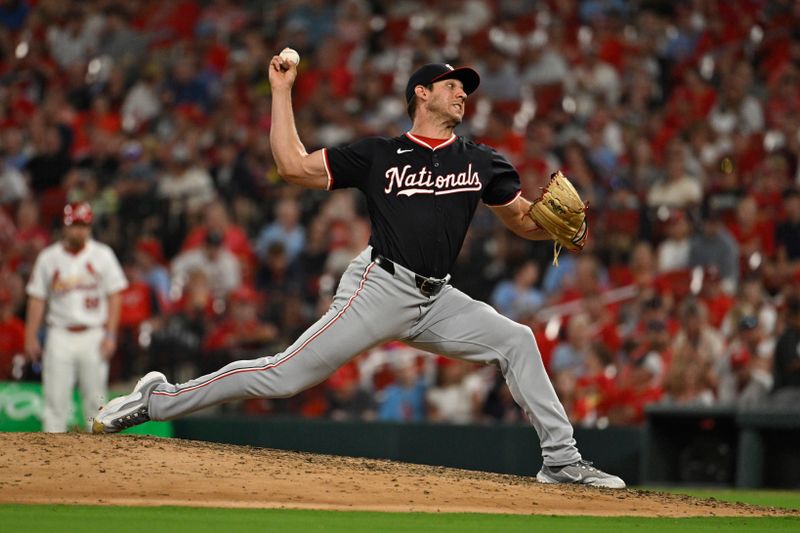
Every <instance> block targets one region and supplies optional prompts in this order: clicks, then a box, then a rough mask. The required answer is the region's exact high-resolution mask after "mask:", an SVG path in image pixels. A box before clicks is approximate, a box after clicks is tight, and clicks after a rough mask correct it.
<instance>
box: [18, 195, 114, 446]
mask: <svg viewBox="0 0 800 533" xmlns="http://www.w3.org/2000/svg"><path fill="white" fill-rule="evenodd" d="M92 219H93V214H92V208H91V206H90V205H89V204H88V203H73V204H69V205H67V206H66V207H65V208H64V235H63V238H62V239H61V241H59V242H56V243H54V244H51V245H50V246H48V247H47V248H45V249H44V250H42V252H41V253H40V254H39V256H38V257H37V258H36V262H35V264H34V266H33V271H32V273H31V278H30V281H29V282H28V286H27V293H28V310H27V314H26V321H25V351H26V353H27V355H28V357H29V358H30V359H31V360H33V361H38V360H39V359H40V358H41V362H42V387H43V389H44V403H45V405H44V413H43V420H42V425H43V429H44V431H46V432H51V433H61V432H65V431H66V430H67V423H68V421H69V419H70V416H71V414H72V409H71V407H72V391H73V389H74V387H75V384H76V383H77V384H78V386H79V388H80V391H81V397H82V400H83V409H84V414H85V415H86V416H85V419H86V420H87V422H89V421H91V417H92V415H93V414H94V413H96V412H97V410H98V409H99V408H100V406H101V405H103V402H104V401H105V396H106V386H107V383H108V360H109V358H110V357H111V356H112V355H113V354H114V351H115V350H116V347H117V343H116V331H117V325H118V324H119V312H120V292H121V291H122V290H124V289H125V288H126V287H127V286H128V282H127V280H126V279H125V275H124V274H123V272H122V267H121V266H120V264H119V261H117V258H116V256H115V255H114V252H113V251H112V250H111V248H109V247H108V246H106V245H105V244H102V243H100V242H97V241H95V240H94V239H92V238H91V224H92ZM43 318H44V319H45V324H46V326H47V337H46V340H45V343H44V350H42V347H41V345H40V344H39V331H40V329H41V326H42V319H43ZM89 427H91V424H89Z"/></svg>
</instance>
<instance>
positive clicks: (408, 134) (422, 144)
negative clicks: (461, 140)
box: [406, 132, 457, 151]
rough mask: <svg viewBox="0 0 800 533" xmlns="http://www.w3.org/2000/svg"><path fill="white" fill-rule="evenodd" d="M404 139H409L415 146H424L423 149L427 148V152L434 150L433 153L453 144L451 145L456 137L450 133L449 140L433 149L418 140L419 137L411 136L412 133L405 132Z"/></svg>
mask: <svg viewBox="0 0 800 533" xmlns="http://www.w3.org/2000/svg"><path fill="white" fill-rule="evenodd" d="M406 137H408V138H409V139H411V141H413V142H415V143H416V144H418V145H420V146H424V147H425V148H427V149H428V150H434V151H435V150H438V149H439V148H444V147H445V146H450V145H451V144H453V143H454V142H455V141H456V138H457V137H456V134H455V133H452V134H451V135H450V138H449V139H447V140H446V141H445V142H443V143H442V144H440V145H439V146H436V147H433V146H431V145H430V144H428V143H426V142H425V141H423V140H422V139H420V138H419V137H417V136H415V135H412V133H411V132H406Z"/></svg>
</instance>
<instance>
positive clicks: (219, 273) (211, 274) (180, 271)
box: [171, 248, 242, 298]
mask: <svg viewBox="0 0 800 533" xmlns="http://www.w3.org/2000/svg"><path fill="white" fill-rule="evenodd" d="M171 270H172V288H171V292H172V296H173V298H174V297H176V296H178V295H180V294H182V293H183V287H184V286H185V285H186V281H187V280H188V279H189V275H190V274H191V273H192V272H194V271H201V272H203V273H204V274H205V275H206V277H207V278H208V281H209V284H210V286H211V290H212V292H213V293H214V295H215V296H217V297H219V298H224V297H225V296H227V295H228V293H230V292H231V291H232V290H233V289H235V288H236V287H238V286H239V285H241V283H242V271H241V265H240V264H239V260H238V259H236V256H235V255H233V254H232V253H231V252H230V251H228V250H226V249H224V248H222V249H220V250H219V251H218V253H217V256H216V258H213V259H212V258H211V257H209V256H208V255H206V251H205V249H204V248H195V249H193V250H187V251H186V252H183V253H181V254H180V255H178V257H176V258H175V260H174V261H173V262H172V269H171Z"/></svg>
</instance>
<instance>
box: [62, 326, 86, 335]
mask: <svg viewBox="0 0 800 533" xmlns="http://www.w3.org/2000/svg"><path fill="white" fill-rule="evenodd" d="M87 329H89V326H84V325H78V326H67V327H66V330H67V331H70V332H72V333H80V332H81V331H86V330H87Z"/></svg>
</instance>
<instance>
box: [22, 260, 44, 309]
mask: <svg viewBox="0 0 800 533" xmlns="http://www.w3.org/2000/svg"><path fill="white" fill-rule="evenodd" d="M43 255H44V253H40V254H39V257H37V258H36V261H35V262H34V263H33V270H32V271H31V277H30V279H29V280H28V285H27V287H25V292H26V293H27V294H28V296H33V297H34V298H39V299H41V300H46V299H47V280H46V277H47V276H46V273H45V268H46V267H45V261H44V260H43V259H42V256H43Z"/></svg>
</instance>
